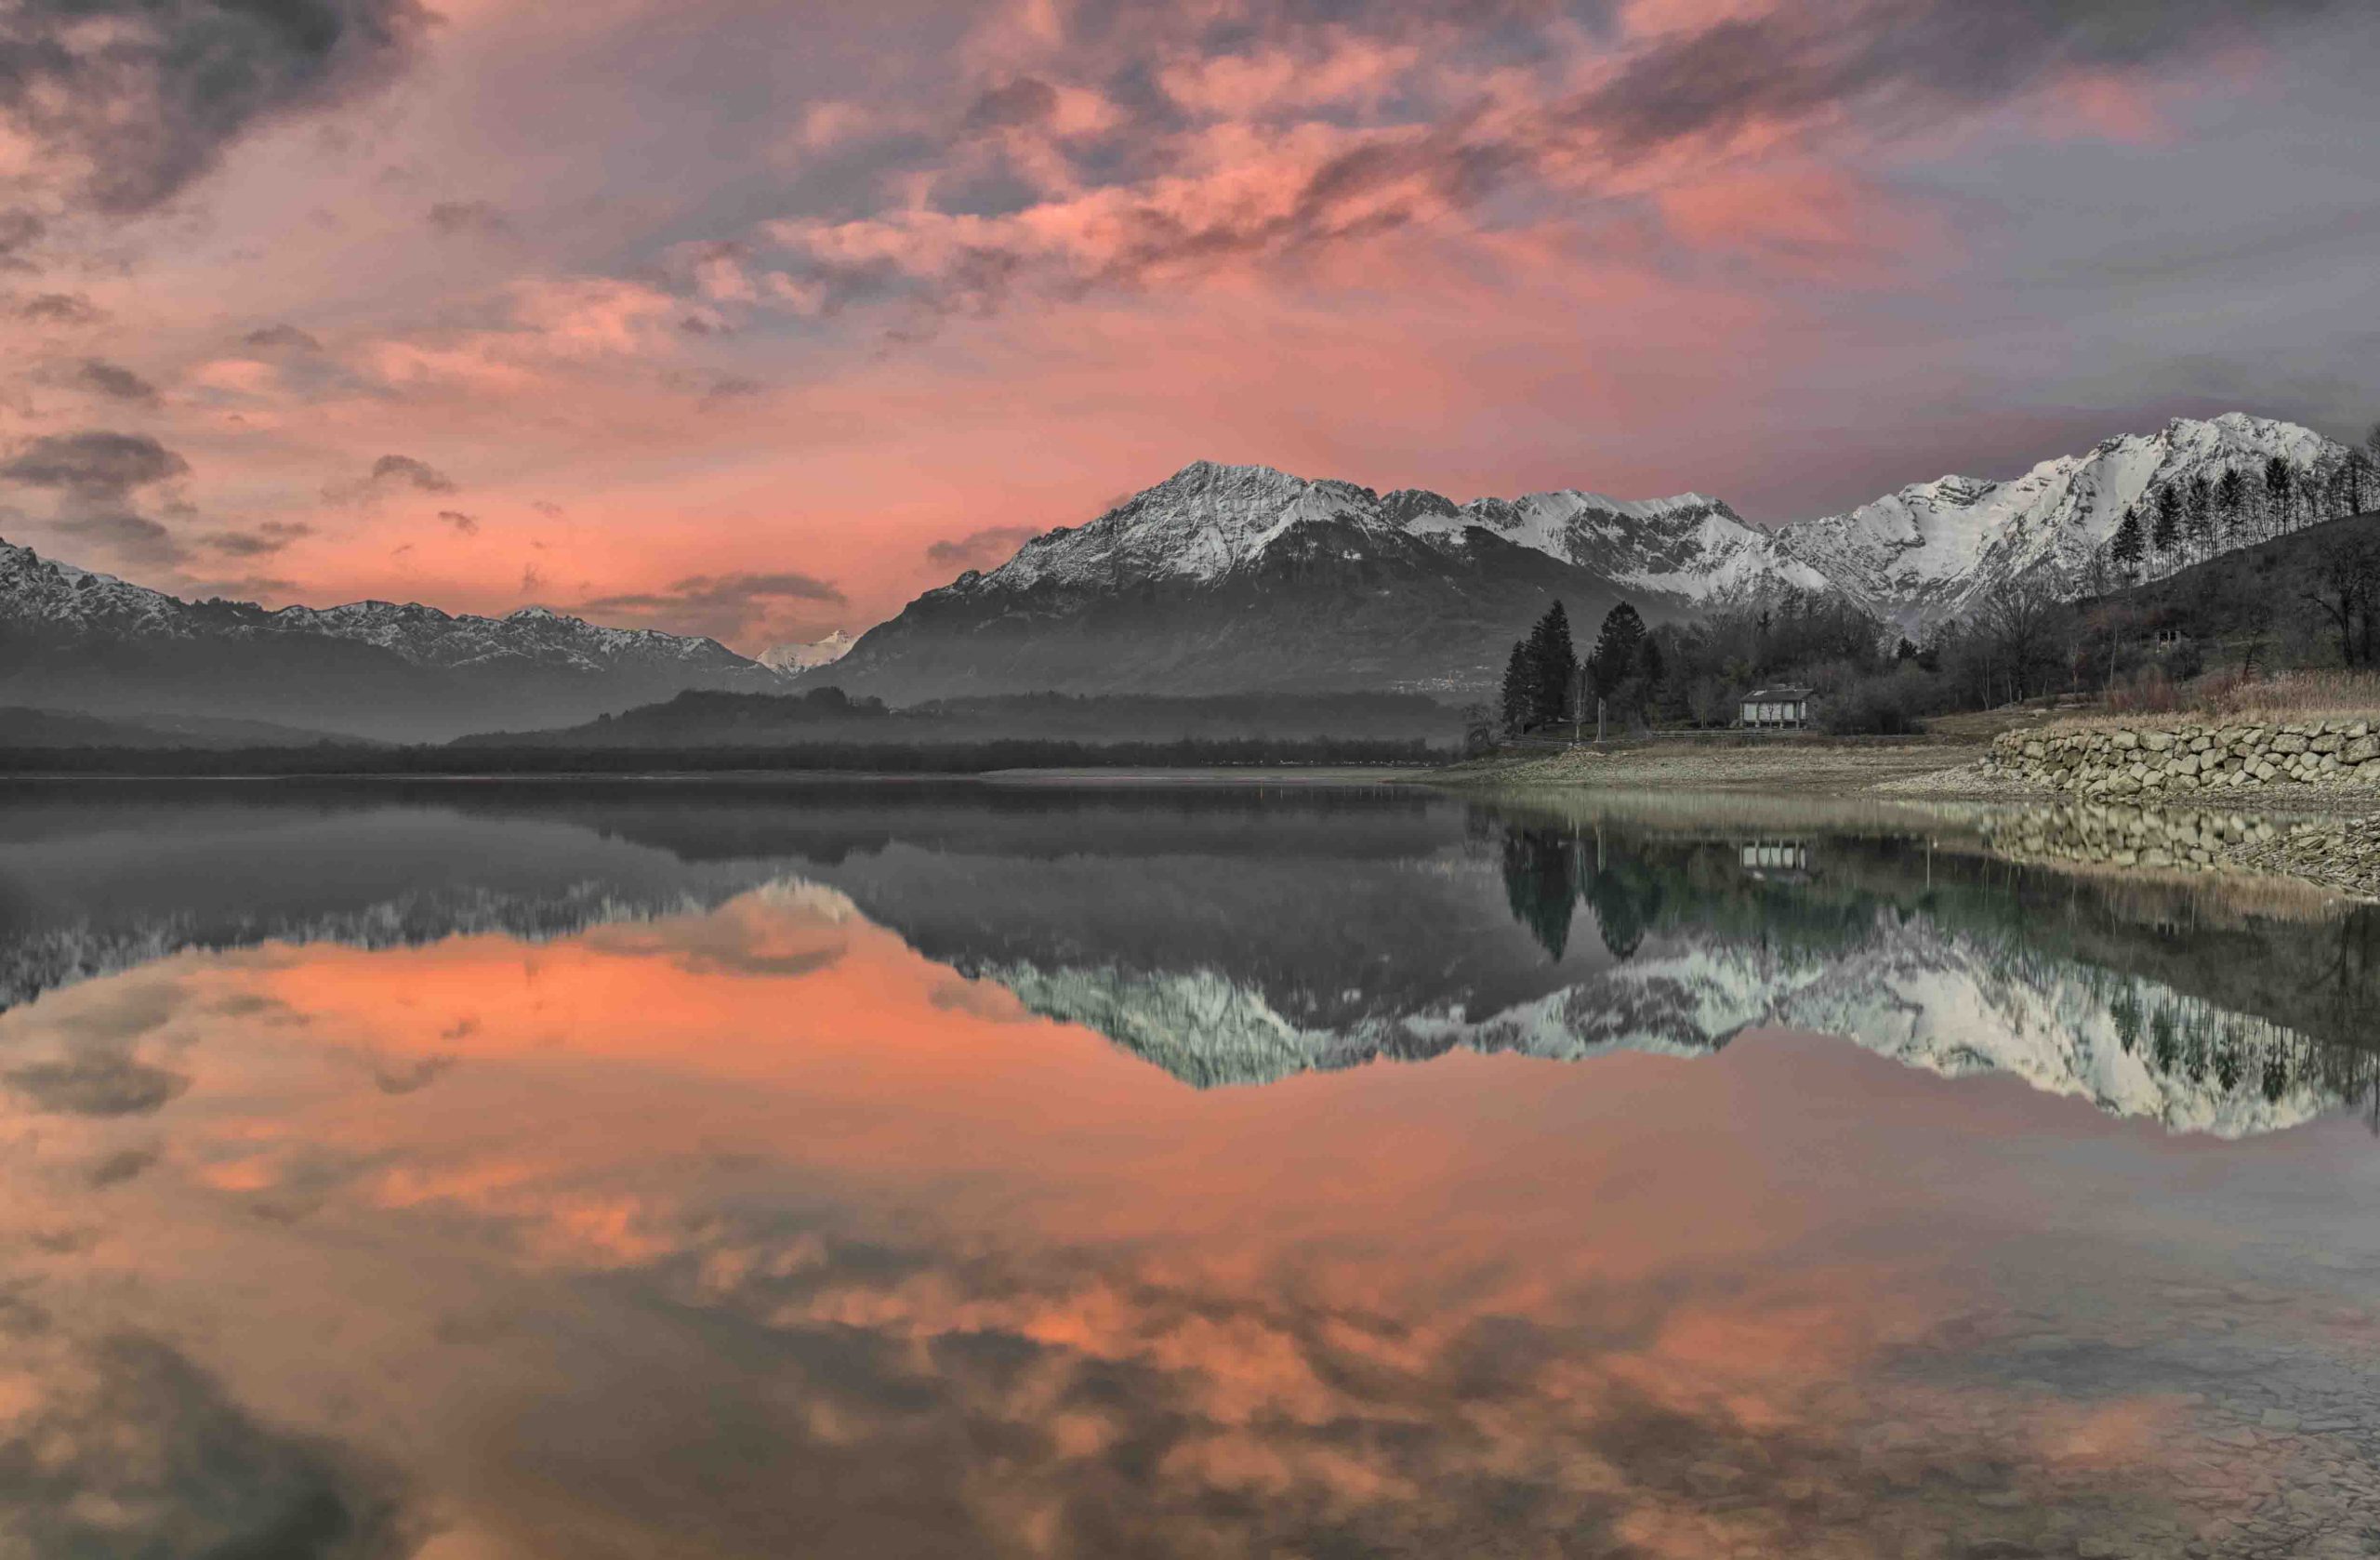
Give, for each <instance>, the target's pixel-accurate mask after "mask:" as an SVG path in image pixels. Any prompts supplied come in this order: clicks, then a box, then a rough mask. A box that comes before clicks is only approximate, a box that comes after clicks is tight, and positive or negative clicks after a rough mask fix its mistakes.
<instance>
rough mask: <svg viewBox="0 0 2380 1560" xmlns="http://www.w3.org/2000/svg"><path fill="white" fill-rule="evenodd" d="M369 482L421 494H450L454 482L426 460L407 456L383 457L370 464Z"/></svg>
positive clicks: (453, 487)
mask: <svg viewBox="0 0 2380 1560" xmlns="http://www.w3.org/2000/svg"><path fill="white" fill-rule="evenodd" d="M371 480H372V481H373V482H376V483H394V484H397V485H400V486H405V487H412V488H416V489H418V490H419V491H421V492H423V493H452V492H454V491H455V480H454V479H453V478H452V477H449V476H448V475H446V473H445V472H443V471H441V470H439V469H437V468H436V467H434V466H432V465H430V463H429V462H428V461H426V460H416V459H415V458H414V457H413V456H409V455H384V456H381V457H380V458H379V459H377V460H376V461H374V462H373V463H372V476H371Z"/></svg>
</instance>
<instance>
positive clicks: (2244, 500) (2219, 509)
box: [2215, 466, 2248, 547]
mask: <svg viewBox="0 0 2380 1560" xmlns="http://www.w3.org/2000/svg"><path fill="white" fill-rule="evenodd" d="M2247 508H2248V483H2247V479H2245V478H2243V477H2241V475H2240V471H2239V468H2237V467H2233V466H2227V467H2225V468H2224V469H2223V476H2222V478H2221V479H2220V480H2219V481H2217V482H2216V483H2215V515H2216V516H2217V518H2218V519H2219V521H2220V522H2221V530H2222V533H2223V535H2222V536H2221V537H2220V538H2219V539H2220V540H2222V541H2224V542H2227V543H2228V544H2230V545H2232V546H2234V547H2236V546H2238V545H2239V543H2240V540H2241V537H2240V522H2241V519H2242V518H2243V517H2244V515H2245V512H2246V510H2247Z"/></svg>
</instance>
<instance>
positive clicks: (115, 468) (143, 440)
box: [0, 429, 190, 499]
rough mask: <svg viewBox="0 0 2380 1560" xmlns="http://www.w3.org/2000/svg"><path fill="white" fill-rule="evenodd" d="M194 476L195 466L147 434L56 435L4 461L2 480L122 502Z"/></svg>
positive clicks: (98, 432) (88, 432)
mask: <svg viewBox="0 0 2380 1560" xmlns="http://www.w3.org/2000/svg"><path fill="white" fill-rule="evenodd" d="M189 474H190V463H189V462H188V461H186V460H184V459H183V458H182V457H181V456H179V455H176V454H175V453H174V452H173V451H171V450H169V449H167V448H165V445H163V444H160V443H157V441H156V440H154V439H152V438H151V437H150V436H149V435H147V434H146V433H113V432H109V431H106V430H97V429H94V430H86V431H84V432H80V433H51V434H45V435H43V436H42V437H41V438H38V439H35V440H33V442H32V443H28V444H26V445H24V446H23V447H22V448H20V449H19V450H18V452H17V453H16V454H15V455H14V456H10V457H9V458H8V459H7V460H6V461H0V481H5V482H12V483H21V484H22V485H24V486H26V487H46V488H59V489H63V490H65V491H67V492H69V493H73V494H79V495H83V496H93V497H112V498H116V499H121V498H122V497H123V496H124V495H126V493H129V492H131V491H132V490H133V489H135V488H138V487H146V486H148V485H150V484H152V483H162V482H166V481H169V480H171V479H173V478H175V477H182V476H187V475H189Z"/></svg>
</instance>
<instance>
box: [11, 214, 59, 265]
mask: <svg viewBox="0 0 2380 1560" xmlns="http://www.w3.org/2000/svg"><path fill="white" fill-rule="evenodd" d="M47 231H49V224H48V223H46V222H45V221H43V220H42V219H41V218H39V217H36V216H35V215H33V213H32V212H30V211H24V210H15V211H0V271H30V270H32V269H33V267H32V266H31V265H30V264H28V263H27V261H26V260H25V258H24V252H25V251H26V250H27V249H30V248H32V247H33V245H35V244H38V243H40V242H41V237H42V235H43V234H44V233H46V232H47Z"/></svg>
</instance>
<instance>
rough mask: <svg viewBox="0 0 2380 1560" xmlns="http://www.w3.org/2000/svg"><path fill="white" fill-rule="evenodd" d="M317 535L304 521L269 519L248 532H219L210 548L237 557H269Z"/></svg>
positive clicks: (208, 541)
mask: <svg viewBox="0 0 2380 1560" xmlns="http://www.w3.org/2000/svg"><path fill="white" fill-rule="evenodd" d="M313 534H314V528H313V527H312V526H311V525H308V524H307V523H306V522H303V521H297V520H268V521H264V522H260V523H258V524H257V525H255V526H252V527H250V528H249V529H247V530H245V531H230V530H227V531H218V532H216V533H214V534H213V535H210V536H208V537H206V538H205V541H206V545H207V546H208V547H211V548H213V549H215V550H216V551H218V552H223V553H229V554H230V555H231V556H232V557H234V558H269V557H271V555H272V554H274V553H276V552H279V551H280V550H281V549H284V548H285V547H287V546H288V545H289V544H290V543H292V542H294V541H298V540H300V539H302V538H304V537H307V536H311V535H313Z"/></svg>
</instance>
